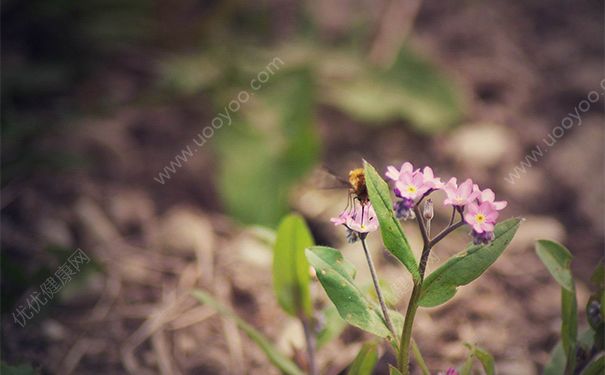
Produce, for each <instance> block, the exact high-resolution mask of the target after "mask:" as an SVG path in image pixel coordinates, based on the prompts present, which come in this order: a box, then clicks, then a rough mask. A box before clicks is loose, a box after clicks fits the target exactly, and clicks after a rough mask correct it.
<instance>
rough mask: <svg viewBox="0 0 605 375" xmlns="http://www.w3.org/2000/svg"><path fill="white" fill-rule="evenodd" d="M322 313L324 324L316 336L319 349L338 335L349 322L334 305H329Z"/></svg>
mask: <svg viewBox="0 0 605 375" xmlns="http://www.w3.org/2000/svg"><path fill="white" fill-rule="evenodd" d="M321 314H322V315H323V323H324V325H323V328H322V329H321V331H319V333H318V334H317V337H316V338H317V348H318V349H321V347H322V346H324V345H326V344H327V343H329V342H330V341H332V340H333V339H335V338H336V337H338V336H339V335H340V334H341V333H342V331H343V330H344V329H345V328H346V326H347V322H345V321H344V320H343V319H342V318H341V317H340V314H339V313H338V310H337V309H336V306H334V305H329V306H327V307H326V308H325V309H324V310H323V311H322V312H321Z"/></svg>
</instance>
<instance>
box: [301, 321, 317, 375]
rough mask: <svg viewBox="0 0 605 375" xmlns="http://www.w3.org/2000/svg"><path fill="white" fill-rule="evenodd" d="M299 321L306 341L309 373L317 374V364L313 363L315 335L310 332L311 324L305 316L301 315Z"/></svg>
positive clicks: (311, 374)
mask: <svg viewBox="0 0 605 375" xmlns="http://www.w3.org/2000/svg"><path fill="white" fill-rule="evenodd" d="M300 321H301V323H302V326H303V331H304V333H305V341H306V343H307V360H308V361H309V363H308V365H309V375H318V372H317V365H316V363H315V337H314V336H313V333H312V332H311V331H312V329H311V326H310V324H309V323H310V322H309V319H308V318H307V317H301V318H300Z"/></svg>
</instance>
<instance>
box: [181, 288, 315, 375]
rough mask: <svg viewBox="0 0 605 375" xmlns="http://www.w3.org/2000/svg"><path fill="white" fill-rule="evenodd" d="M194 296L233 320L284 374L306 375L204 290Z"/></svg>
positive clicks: (257, 332) (194, 292) (198, 291)
mask: <svg viewBox="0 0 605 375" xmlns="http://www.w3.org/2000/svg"><path fill="white" fill-rule="evenodd" d="M192 294H193V296H194V297H195V298H197V299H198V301H200V302H201V303H203V304H206V305H208V306H210V307H212V308H213V309H215V310H216V311H218V312H219V313H220V314H221V315H222V316H224V317H227V318H229V319H233V321H234V322H235V323H236V324H237V326H238V327H239V328H240V329H241V330H242V331H244V333H246V335H247V336H248V337H249V338H250V339H251V340H252V341H254V343H256V345H258V347H259V348H260V349H261V350H262V351H263V352H264V353H265V355H266V356H267V358H268V359H269V360H270V361H271V363H273V364H274V365H275V367H277V368H278V369H280V370H281V371H282V372H283V373H284V374H288V375H304V372H303V371H302V370H301V369H300V368H299V367H298V366H296V364H295V363H294V362H292V361H290V360H289V359H288V358H287V357H286V356H284V355H283V354H281V353H280V352H279V351H278V350H277V349H276V348H275V347H274V346H273V345H272V344H271V342H269V340H268V339H267V338H266V337H265V336H263V334H261V333H260V332H259V331H258V330H256V329H255V328H254V327H252V326H251V325H250V324H248V323H246V322H245V321H244V320H243V319H241V318H240V317H239V316H237V315H236V314H235V313H234V312H233V311H231V310H230V309H229V308H227V307H226V306H224V305H223V304H221V303H220V302H218V301H217V300H215V299H214V298H212V297H211V296H210V295H209V294H208V293H206V292H204V291H202V290H199V289H198V290H194V291H193V292H192Z"/></svg>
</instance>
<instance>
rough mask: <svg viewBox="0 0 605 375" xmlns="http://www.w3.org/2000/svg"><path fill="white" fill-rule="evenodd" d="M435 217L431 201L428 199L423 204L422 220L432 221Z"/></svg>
mask: <svg viewBox="0 0 605 375" xmlns="http://www.w3.org/2000/svg"><path fill="white" fill-rule="evenodd" d="M434 215H435V211H434V209H433V201H432V200H431V199H430V198H429V199H427V200H426V201H425V202H424V207H423V208H422V217H424V220H427V221H429V220H432V219H433V216H434Z"/></svg>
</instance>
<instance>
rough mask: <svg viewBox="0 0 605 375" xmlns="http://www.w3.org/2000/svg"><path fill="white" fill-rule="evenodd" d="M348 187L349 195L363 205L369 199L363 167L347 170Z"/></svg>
mask: <svg viewBox="0 0 605 375" xmlns="http://www.w3.org/2000/svg"><path fill="white" fill-rule="evenodd" d="M348 182H349V189H350V191H351V195H352V196H353V197H354V198H355V199H357V200H358V201H359V203H361V204H362V205H365V204H366V203H368V202H369V201H370V197H369V196H368V187H367V186H366V176H365V174H364V171H363V168H355V169H353V170H351V171H350V172H349V181H348Z"/></svg>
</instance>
